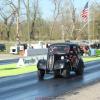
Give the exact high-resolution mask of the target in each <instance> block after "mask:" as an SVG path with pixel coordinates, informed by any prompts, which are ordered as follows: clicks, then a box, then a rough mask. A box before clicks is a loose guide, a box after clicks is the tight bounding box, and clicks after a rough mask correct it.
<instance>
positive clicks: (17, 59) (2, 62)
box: [0, 58, 19, 65]
mask: <svg viewBox="0 0 100 100" xmlns="http://www.w3.org/2000/svg"><path fill="white" fill-rule="evenodd" d="M18 61H19V58H16V59H5V60H0V65H6V64H13V63H18Z"/></svg>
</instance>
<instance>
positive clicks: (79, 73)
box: [75, 62, 84, 75]
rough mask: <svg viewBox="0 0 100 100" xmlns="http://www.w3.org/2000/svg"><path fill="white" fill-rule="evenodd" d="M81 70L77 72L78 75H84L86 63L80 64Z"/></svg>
mask: <svg viewBox="0 0 100 100" xmlns="http://www.w3.org/2000/svg"><path fill="white" fill-rule="evenodd" d="M79 67H80V68H79V69H78V70H77V71H75V73H76V75H82V74H83V70H84V63H83V62H80V63H79Z"/></svg>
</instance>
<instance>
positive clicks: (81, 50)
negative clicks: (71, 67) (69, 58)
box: [80, 46, 84, 56]
mask: <svg viewBox="0 0 100 100" xmlns="http://www.w3.org/2000/svg"><path fill="white" fill-rule="evenodd" d="M80 53H81V56H83V53H84V51H83V47H82V46H80Z"/></svg>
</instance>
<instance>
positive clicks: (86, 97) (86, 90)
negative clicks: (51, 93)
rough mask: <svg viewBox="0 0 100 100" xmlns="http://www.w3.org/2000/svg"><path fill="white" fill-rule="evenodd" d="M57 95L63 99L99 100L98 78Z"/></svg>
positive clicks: (99, 81) (99, 84)
mask: <svg viewBox="0 0 100 100" xmlns="http://www.w3.org/2000/svg"><path fill="white" fill-rule="evenodd" d="M58 97H62V98H65V100H100V80H98V81H95V82H93V83H91V84H88V85H85V86H82V87H79V88H76V89H73V90H71V91H68V92H65V93H63V94H62V95H59V96H58Z"/></svg>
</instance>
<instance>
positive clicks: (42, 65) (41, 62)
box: [37, 59, 47, 69]
mask: <svg viewBox="0 0 100 100" xmlns="http://www.w3.org/2000/svg"><path fill="white" fill-rule="evenodd" d="M46 63H47V60H45V59H41V60H39V61H38V63H37V68H38V69H46Z"/></svg>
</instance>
